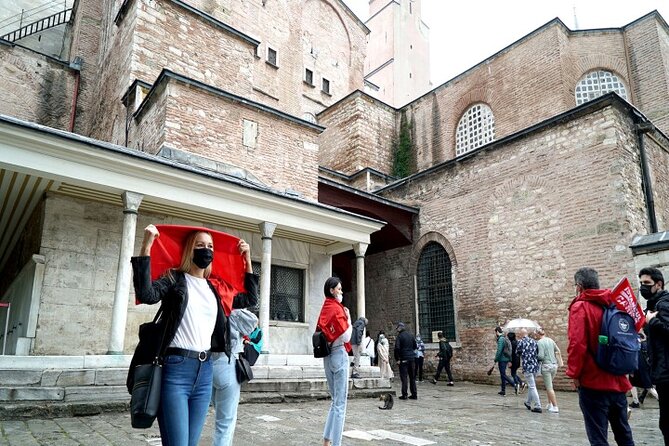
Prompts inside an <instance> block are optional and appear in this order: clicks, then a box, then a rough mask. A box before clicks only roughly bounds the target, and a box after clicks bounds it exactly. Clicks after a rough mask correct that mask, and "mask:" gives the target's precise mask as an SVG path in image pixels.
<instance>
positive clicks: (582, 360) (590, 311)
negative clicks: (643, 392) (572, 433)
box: [567, 268, 634, 446]
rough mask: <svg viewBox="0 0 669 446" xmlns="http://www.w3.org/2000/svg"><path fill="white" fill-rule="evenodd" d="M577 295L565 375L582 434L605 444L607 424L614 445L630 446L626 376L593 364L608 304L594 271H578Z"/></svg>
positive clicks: (608, 293) (608, 296)
mask: <svg viewBox="0 0 669 446" xmlns="http://www.w3.org/2000/svg"><path fill="white" fill-rule="evenodd" d="M574 285H575V286H576V293H577V296H576V298H574V300H573V301H572V302H571V305H570V306H569V325H568V329H567V335H568V337H569V345H568V346H567V356H568V364H567V376H568V377H570V378H571V379H572V382H573V386H574V388H576V389H577V390H578V401H579V406H580V407H581V412H583V419H584V421H585V432H586V433H587V435H588V440H590V444H591V445H608V442H607V438H606V437H607V431H608V423H609V422H610V423H611V430H612V431H613V435H614V437H615V440H616V444H618V446H633V445H634V440H633V439H632V430H631V429H630V426H629V423H628V422H627V398H626V396H625V395H626V393H627V391H628V390H630V389H631V388H632V385H631V384H630V382H629V380H628V379H627V376H625V375H622V376H618V375H612V374H610V373H608V372H606V371H604V370H602V369H601V368H599V366H598V365H597V363H596V362H595V356H594V355H595V354H596V352H597V344H598V341H599V332H600V329H601V325H602V316H603V314H604V308H603V306H604V305H609V304H610V303H611V290H600V289H599V277H598V275H597V271H595V270H594V269H592V268H581V269H579V270H578V271H576V274H574Z"/></svg>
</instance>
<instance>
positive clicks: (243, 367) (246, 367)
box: [235, 353, 253, 384]
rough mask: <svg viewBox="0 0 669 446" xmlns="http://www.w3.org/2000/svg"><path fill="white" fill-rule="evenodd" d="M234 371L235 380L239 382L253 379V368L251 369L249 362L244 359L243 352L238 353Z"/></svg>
mask: <svg viewBox="0 0 669 446" xmlns="http://www.w3.org/2000/svg"><path fill="white" fill-rule="evenodd" d="M235 372H236V373H237V382H238V383H239V384H242V383H244V382H245V381H251V380H252V379H253V370H252V369H251V364H249V361H248V360H247V359H246V357H245V356H244V354H243V353H240V354H239V357H238V358H237V362H236V363H235Z"/></svg>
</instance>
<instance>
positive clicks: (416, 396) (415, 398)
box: [409, 395, 418, 400]
mask: <svg viewBox="0 0 669 446" xmlns="http://www.w3.org/2000/svg"><path fill="white" fill-rule="evenodd" d="M409 399H410V400H417V399H418V395H411V396H410V397H409Z"/></svg>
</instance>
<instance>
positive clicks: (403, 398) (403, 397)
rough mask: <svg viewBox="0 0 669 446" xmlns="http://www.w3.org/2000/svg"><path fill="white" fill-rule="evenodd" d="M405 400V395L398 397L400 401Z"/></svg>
mask: <svg viewBox="0 0 669 446" xmlns="http://www.w3.org/2000/svg"><path fill="white" fill-rule="evenodd" d="M407 398H408V397H407V396H406V395H402V396H401V397H400V399H401V400H405V399H407Z"/></svg>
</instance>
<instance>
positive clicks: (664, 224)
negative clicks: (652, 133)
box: [644, 137, 669, 232]
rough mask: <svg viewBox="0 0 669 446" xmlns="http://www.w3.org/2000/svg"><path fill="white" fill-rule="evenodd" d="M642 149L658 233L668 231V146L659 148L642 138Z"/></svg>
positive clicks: (665, 143)
mask: <svg viewBox="0 0 669 446" xmlns="http://www.w3.org/2000/svg"><path fill="white" fill-rule="evenodd" d="M644 147H645V148H646V155H647V157H648V164H649V167H650V178H651V182H652V187H653V200H654V201H655V217H656V219H657V229H658V231H660V232H661V231H667V230H669V183H668V182H667V178H669V144H668V143H667V141H664V145H663V146H661V145H660V144H658V143H657V142H656V140H653V139H651V138H648V137H644Z"/></svg>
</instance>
